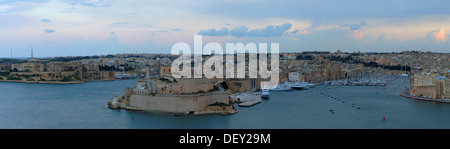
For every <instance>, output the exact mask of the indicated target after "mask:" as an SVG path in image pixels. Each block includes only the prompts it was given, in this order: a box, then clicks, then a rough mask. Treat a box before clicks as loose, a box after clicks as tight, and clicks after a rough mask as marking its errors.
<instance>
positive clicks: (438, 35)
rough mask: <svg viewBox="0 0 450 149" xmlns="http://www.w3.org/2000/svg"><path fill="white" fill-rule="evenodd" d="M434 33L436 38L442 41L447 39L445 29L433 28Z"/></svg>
mask: <svg viewBox="0 0 450 149" xmlns="http://www.w3.org/2000/svg"><path fill="white" fill-rule="evenodd" d="M432 33H433V37H434V40H436V41H442V42H445V41H446V39H445V29H438V30H433V31H432Z"/></svg>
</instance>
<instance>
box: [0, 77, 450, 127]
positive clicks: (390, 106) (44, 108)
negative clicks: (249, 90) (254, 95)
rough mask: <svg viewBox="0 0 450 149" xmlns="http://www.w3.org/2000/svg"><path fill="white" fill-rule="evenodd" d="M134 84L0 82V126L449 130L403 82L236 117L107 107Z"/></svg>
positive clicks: (274, 98) (263, 107)
mask: <svg viewBox="0 0 450 149" xmlns="http://www.w3.org/2000/svg"><path fill="white" fill-rule="evenodd" d="M135 84H136V80H135V79H131V80H118V81H102V82H86V83H84V84H68V85H57V84H25V83H8V82H0V95H1V96H0V97H1V98H0V102H1V103H0V128H1V129H41V128H42V129H66V128H69V129H79V128H82V129H109V128H113V129H114V128H120V129H139V128H150V129H153V128H155V129H160V128H172V129H189V128H205V129H210V128H212V129H216V128H217V129H235V128H236V129H240V128H242V129H248V128H254V129H260V128H261V129H291V128H292V129H304V128H306V129H309V128H319V129H334V128H337V129H339V128H349V129H353V128H356V129H359V128H367V129H378V128H388V129H389V128H398V129H410V128H425V129H428V128H433V129H434V128H446V129H448V128H450V115H449V114H450V104H446V103H435V102H427V101H420V100H412V99H408V98H404V97H401V96H399V93H400V92H401V90H402V89H403V88H404V86H405V85H407V84H408V82H407V78H399V79H397V80H394V81H393V82H391V83H389V84H388V85H387V86H386V87H376V86H326V85H319V86H316V87H315V88H312V89H310V90H300V91H297V90H293V91H291V92H270V99H268V100H262V102H261V103H260V104H257V105H254V106H252V107H239V106H237V104H236V105H235V107H236V109H237V111H238V112H237V113H236V114H234V115H200V116H170V115H155V114H148V113H144V112H137V111H127V110H113V109H108V107H107V101H108V100H109V99H111V98H112V97H114V96H117V95H120V94H122V93H123V91H124V89H125V88H126V87H132V86H133V85H135ZM320 92H323V93H326V94H327V95H331V96H333V97H336V98H337V99H334V98H330V97H327V96H325V95H323V94H321V93H320ZM338 99H339V101H338ZM342 101H345V102H342ZM353 103H354V105H355V106H352V104H353ZM356 107H360V109H357V108H356ZM331 109H332V111H330V110H331ZM383 117H384V118H385V120H383Z"/></svg>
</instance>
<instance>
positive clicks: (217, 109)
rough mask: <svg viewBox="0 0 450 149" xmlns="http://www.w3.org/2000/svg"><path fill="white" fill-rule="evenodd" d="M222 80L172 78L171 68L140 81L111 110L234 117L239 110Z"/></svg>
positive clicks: (112, 104) (113, 101)
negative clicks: (222, 84) (231, 115)
mask: <svg viewBox="0 0 450 149" xmlns="http://www.w3.org/2000/svg"><path fill="white" fill-rule="evenodd" d="M228 94H229V93H228V90H227V91H226V90H224V88H223V87H222V86H221V82H220V80H216V79H208V78H192V79H187V78H181V79H176V78H173V77H172V75H171V73H170V67H169V66H163V67H162V68H161V73H160V75H159V76H156V77H153V78H151V77H150V72H149V71H147V74H146V77H145V78H144V79H141V78H138V80H137V84H136V85H135V86H134V87H133V88H126V89H125V91H124V94H123V95H119V96H117V97H114V98H112V99H111V100H110V101H109V102H108V105H109V108H111V109H127V110H137V111H146V112H152V113H169V114H173V115H200V114H235V113H236V108H235V107H234V106H233V101H232V100H231V99H230V98H229V95H228Z"/></svg>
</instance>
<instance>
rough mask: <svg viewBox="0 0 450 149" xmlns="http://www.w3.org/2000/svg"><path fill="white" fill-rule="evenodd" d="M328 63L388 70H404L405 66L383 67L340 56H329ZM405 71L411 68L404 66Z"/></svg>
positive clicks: (374, 63)
mask: <svg viewBox="0 0 450 149" xmlns="http://www.w3.org/2000/svg"><path fill="white" fill-rule="evenodd" d="M328 59H329V60H330V61H338V62H342V63H354V64H363V65H364V67H376V68H378V67H383V68H384V69H388V70H405V66H401V65H397V66H385V65H379V64H378V63H376V62H372V61H371V62H368V63H366V62H361V61H359V60H355V59H353V58H352V57H351V56H347V57H341V56H331V57H329V58H328ZM406 71H411V67H409V66H406Z"/></svg>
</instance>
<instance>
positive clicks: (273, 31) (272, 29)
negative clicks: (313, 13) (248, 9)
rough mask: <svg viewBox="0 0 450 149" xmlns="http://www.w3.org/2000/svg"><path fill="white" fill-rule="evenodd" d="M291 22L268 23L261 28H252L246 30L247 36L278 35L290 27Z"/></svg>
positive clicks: (283, 33)
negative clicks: (281, 23) (280, 23)
mask: <svg viewBox="0 0 450 149" xmlns="http://www.w3.org/2000/svg"><path fill="white" fill-rule="evenodd" d="M291 27H292V24H291V23H285V24H283V25H278V26H273V25H268V26H266V28H263V29H254V30H250V31H248V33H247V35H248V36H249V37H280V36H282V35H285V34H286V31H287V30H289V29H291Z"/></svg>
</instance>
